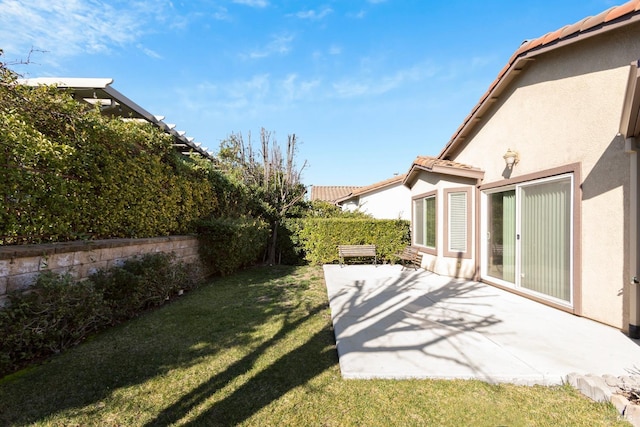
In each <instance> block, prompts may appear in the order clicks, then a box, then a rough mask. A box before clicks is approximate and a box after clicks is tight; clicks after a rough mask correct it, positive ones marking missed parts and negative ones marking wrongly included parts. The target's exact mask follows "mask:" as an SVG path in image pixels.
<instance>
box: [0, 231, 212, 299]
mask: <svg viewBox="0 0 640 427" xmlns="http://www.w3.org/2000/svg"><path fill="white" fill-rule="evenodd" d="M157 252H164V253H173V254H175V256H176V261H182V262H184V263H186V264H194V265H195V266H197V267H198V268H200V267H202V265H201V261H200V257H199V255H198V239H197V237H195V236H168V237H154V238H148V239H107V240H91V241H77V242H64V243H50V244H40V245H24V246H23V245H18V246H0V307H2V306H3V305H4V304H5V302H6V299H7V297H6V295H7V293H8V292H11V291H14V290H21V289H26V288H28V287H29V286H31V285H32V284H33V282H34V280H35V278H36V277H37V276H38V274H39V273H41V272H43V271H47V270H49V271H53V272H55V273H69V274H71V275H72V276H73V277H74V278H76V279H78V280H79V279H83V278H85V277H88V276H89V275H91V274H92V273H95V272H96V271H97V270H100V269H107V268H111V267H113V266H117V265H119V264H121V263H122V262H124V261H125V260H126V259H129V258H133V257H135V256H137V255H144V254H148V253H157Z"/></svg>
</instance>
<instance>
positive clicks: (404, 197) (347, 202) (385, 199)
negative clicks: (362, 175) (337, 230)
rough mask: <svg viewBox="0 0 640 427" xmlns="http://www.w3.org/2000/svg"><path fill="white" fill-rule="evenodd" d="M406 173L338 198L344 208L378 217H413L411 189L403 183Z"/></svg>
mask: <svg viewBox="0 0 640 427" xmlns="http://www.w3.org/2000/svg"><path fill="white" fill-rule="evenodd" d="M404 179H405V175H396V176H394V177H393V178H389V179H386V180H384V181H380V182H377V183H375V184H371V185H368V186H366V187H359V188H357V189H355V190H353V191H352V192H351V193H349V194H347V195H345V196H343V197H341V198H339V199H337V200H336V204H338V205H339V206H342V209H343V210H348V211H351V212H353V211H355V210H356V209H357V210H359V211H360V212H364V213H366V214H369V215H371V216H372V217H373V218H377V219H406V220H410V219H411V191H410V190H409V189H408V188H407V187H406V186H405V185H403V182H404Z"/></svg>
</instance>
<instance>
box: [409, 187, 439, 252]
mask: <svg viewBox="0 0 640 427" xmlns="http://www.w3.org/2000/svg"><path fill="white" fill-rule="evenodd" d="M436 206H437V204H436V194H435V192H433V193H432V194H427V195H422V196H419V197H417V198H414V199H413V244H415V245H419V246H424V247H426V248H429V249H434V250H435V248H436V235H437V234H436V233H437V228H436V224H437V219H436Z"/></svg>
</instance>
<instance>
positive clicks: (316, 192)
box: [311, 185, 360, 203]
mask: <svg viewBox="0 0 640 427" xmlns="http://www.w3.org/2000/svg"><path fill="white" fill-rule="evenodd" d="M359 188H360V187H356V186H348V185H342V186H335V185H334V186H326V185H314V186H313V187H311V201H312V202H313V201H315V200H322V201H325V202H329V203H336V201H337V200H338V199H340V198H342V197H345V196H348V195H349V194H351V193H353V192H354V191H356V190H357V189H359Z"/></svg>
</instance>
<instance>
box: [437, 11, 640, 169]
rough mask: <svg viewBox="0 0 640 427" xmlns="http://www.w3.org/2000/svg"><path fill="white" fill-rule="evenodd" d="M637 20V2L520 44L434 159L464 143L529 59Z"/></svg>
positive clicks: (638, 15) (639, 15)
mask: <svg viewBox="0 0 640 427" xmlns="http://www.w3.org/2000/svg"><path fill="white" fill-rule="evenodd" d="M639 20H640V0H631V1H629V2H627V3H625V4H623V5H620V6H614V7H612V8H609V9H607V10H605V11H604V12H601V13H599V14H598V15H595V16H590V17H586V18H584V19H582V20H581V21H578V22H576V23H574V24H571V25H566V26H564V27H562V28H560V29H558V30H555V31H552V32H550V33H547V34H545V35H543V36H541V37H538V38H536V39H533V40H528V41H525V42H524V43H522V45H520V47H519V48H518V49H517V50H516V51H515V53H514V54H513V55H512V56H511V58H510V59H509V62H508V63H507V65H505V66H504V68H502V70H500V72H499V73H498V77H497V78H496V79H495V80H494V81H493V83H492V84H491V85H490V86H489V89H488V90H487V91H486V92H485V93H484V95H482V97H481V98H480V101H479V102H478V104H477V105H476V106H475V107H474V108H473V109H472V110H471V113H470V114H469V115H468V116H467V117H466V118H465V120H464V121H463V123H462V124H461V125H460V127H459V128H458V129H457V130H456V131H455V133H454V134H453V136H452V137H451V139H450V140H449V142H448V143H447V145H446V146H445V147H444V148H443V150H442V151H441V152H440V154H439V156H438V157H440V158H445V157H446V156H447V155H448V154H449V153H450V152H451V150H452V149H453V148H454V147H455V146H457V145H458V143H459V142H462V140H464V138H465V136H466V135H468V134H469V133H470V131H471V129H472V128H473V127H474V126H475V124H476V123H477V122H478V121H479V119H480V118H481V114H482V113H483V112H484V110H485V109H486V108H488V106H489V105H491V103H492V102H493V101H495V100H496V99H497V97H498V95H499V94H500V93H502V90H503V89H504V88H505V87H506V86H507V84H508V83H509V82H510V81H511V80H512V79H513V78H514V77H515V75H517V74H518V73H519V72H520V71H522V69H523V68H524V67H526V62H528V60H529V59H530V58H531V57H533V56H535V55H537V54H540V53H543V52H547V51H549V50H551V49H556V48H558V47H561V46H565V45H567V44H569V43H573V42H575V41H578V40H583V39H584V38H586V37H589V36H592V35H596V34H601V33H602V32H604V31H608V30H611V29H614V28H617V27H619V26H621V25H628V24H629V23H631V22H637V21H639Z"/></svg>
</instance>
